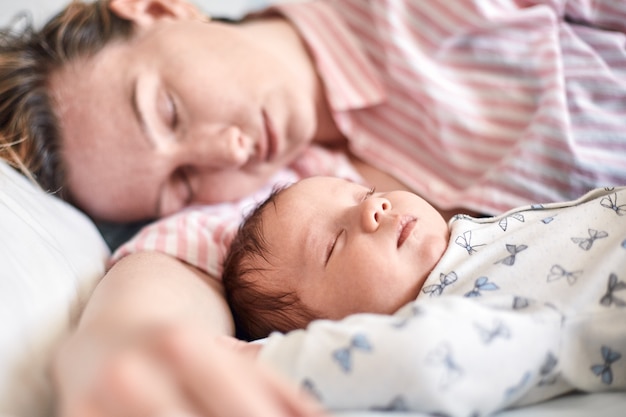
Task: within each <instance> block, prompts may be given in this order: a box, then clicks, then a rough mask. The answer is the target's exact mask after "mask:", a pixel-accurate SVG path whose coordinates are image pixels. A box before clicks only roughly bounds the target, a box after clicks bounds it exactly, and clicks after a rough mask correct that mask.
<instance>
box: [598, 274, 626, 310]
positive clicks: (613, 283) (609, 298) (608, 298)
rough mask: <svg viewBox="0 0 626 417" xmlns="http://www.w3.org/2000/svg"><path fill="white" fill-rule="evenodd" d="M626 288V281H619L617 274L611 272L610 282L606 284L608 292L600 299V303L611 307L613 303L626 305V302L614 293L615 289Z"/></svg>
mask: <svg viewBox="0 0 626 417" xmlns="http://www.w3.org/2000/svg"><path fill="white" fill-rule="evenodd" d="M623 289H626V282H624V281H618V280H617V275H615V274H613V273H611V274H610V275H609V282H608V283H607V286H606V294H604V295H603V296H602V298H601V299H600V304H602V305H603V306H606V307H609V306H610V305H611V304H615V305H616V306H617V307H624V306H626V302H625V301H624V300H622V299H620V298H617V297H615V295H614V294H613V293H614V292H615V291H621V290H623Z"/></svg>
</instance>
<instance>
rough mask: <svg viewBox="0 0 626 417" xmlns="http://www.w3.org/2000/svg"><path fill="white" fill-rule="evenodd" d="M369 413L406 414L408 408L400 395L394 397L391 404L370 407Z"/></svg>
mask: <svg viewBox="0 0 626 417" xmlns="http://www.w3.org/2000/svg"><path fill="white" fill-rule="evenodd" d="M370 410H371V411H396V412H408V411H410V410H409V407H408V406H407V405H406V400H405V399H404V397H402V396H401V395H399V396H397V397H395V398H394V399H393V400H391V402H390V403H389V404H387V405H383V406H379V407H376V406H374V407H371V408H370Z"/></svg>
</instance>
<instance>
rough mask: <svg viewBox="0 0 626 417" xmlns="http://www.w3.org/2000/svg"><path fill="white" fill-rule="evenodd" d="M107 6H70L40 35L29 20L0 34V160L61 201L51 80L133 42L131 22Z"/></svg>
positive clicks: (104, 1)
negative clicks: (57, 73) (82, 60)
mask: <svg viewBox="0 0 626 417" xmlns="http://www.w3.org/2000/svg"><path fill="white" fill-rule="evenodd" d="M108 4H109V0H96V1H94V2H83V1H78V0H77V1H72V3H70V4H69V5H68V6H67V7H66V8H65V9H64V10H62V11H61V12H60V13H59V14H57V15H56V16H54V17H53V18H52V19H50V20H49V21H48V22H47V23H46V24H45V25H44V26H43V27H42V28H41V29H40V30H36V29H35V28H34V26H33V23H32V20H31V19H30V18H29V17H28V16H27V15H22V16H21V18H20V16H18V17H17V18H16V19H15V21H14V23H13V24H11V25H10V26H9V27H7V28H4V29H0V158H1V159H4V160H6V161H7V162H8V163H9V164H11V165H13V166H14V167H16V168H17V169H19V170H20V171H21V172H22V173H24V174H25V175H27V176H28V177H30V178H31V179H34V180H35V181H36V182H37V183H39V185H40V186H41V187H42V188H43V189H44V190H46V191H53V192H56V193H57V194H58V195H59V196H60V197H67V196H66V195H64V194H66V193H64V192H63V189H62V186H63V185H64V181H65V169H64V165H63V160H62V156H61V134H62V132H61V129H60V127H59V120H58V117H57V114H56V113H55V109H54V105H55V103H54V99H53V98H52V96H51V93H50V77H51V75H52V74H53V73H54V72H55V71H59V70H60V69H62V68H63V67H64V66H65V65H67V64H68V63H70V62H72V61H75V60H76V59H78V58H87V57H90V56H93V55H94V54H96V53H97V52H98V51H100V50H101V49H102V48H103V47H104V46H105V45H107V44H108V43H110V42H112V41H115V40H123V39H128V38H130V36H131V35H132V32H133V26H132V23H131V22H130V21H127V20H124V19H121V18H119V17H117V16H116V15H115V14H114V13H112V12H111V11H110V10H109V8H108ZM18 26H19V27H18Z"/></svg>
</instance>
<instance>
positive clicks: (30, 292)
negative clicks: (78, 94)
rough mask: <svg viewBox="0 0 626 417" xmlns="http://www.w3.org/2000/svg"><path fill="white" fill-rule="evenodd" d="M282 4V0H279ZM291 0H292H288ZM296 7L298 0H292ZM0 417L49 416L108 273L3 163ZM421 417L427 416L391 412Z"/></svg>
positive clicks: (79, 233) (505, 416) (95, 234)
mask: <svg viewBox="0 0 626 417" xmlns="http://www.w3.org/2000/svg"><path fill="white" fill-rule="evenodd" d="M283 1H285V0H283ZM287 1H289V0H287ZM291 1H295V0H291ZM65 2H66V1H65V0H26V1H23V2H9V1H6V0H3V1H2V2H0V10H2V13H0V24H2V25H5V24H7V23H8V22H9V20H10V17H11V16H14V15H15V14H16V13H17V12H19V11H21V10H25V9H28V10H31V11H32V14H33V17H34V19H35V21H36V22H37V23H39V22H42V21H43V20H44V19H45V18H46V17H48V16H49V14H50V13H52V12H53V11H55V10H57V9H58V8H59V7H61V6H62V5H63V4H65ZM266 3H267V1H264V0H237V1H235V0H230V1H228V2H227V1H220V0H197V4H199V5H200V6H201V7H202V8H203V9H205V10H206V11H207V12H209V13H211V14H215V15H221V16H231V17H236V16H238V15H240V14H241V13H243V12H244V11H246V10H249V9H253V8H257V7H261V6H263V5H264V4H266ZM0 231H1V236H2V238H1V239H0V265H2V269H1V271H2V272H1V274H2V275H1V276H2V278H1V280H0V297H2V298H1V299H0V323H1V324H2V330H3V331H2V332H1V333H0V417H46V416H50V415H52V412H51V409H52V404H53V394H52V390H51V388H50V384H49V380H48V374H47V365H48V363H49V361H50V358H51V356H52V354H53V352H54V350H55V348H56V347H57V346H58V344H59V342H60V341H61V340H62V339H63V338H64V337H65V336H66V335H67V334H68V333H69V331H70V329H71V328H72V326H73V325H74V324H75V323H76V320H77V318H78V317H79V315H80V311H81V309H82V307H83V306H84V304H85V302H86V300H87V299H88V297H89V294H90V292H91V291H92V289H93V288H94V287H95V285H96V284H97V282H98V280H99V278H100V277H101V276H102V274H103V273H104V270H105V262H106V259H107V257H108V256H109V255H110V250H109V247H108V246H107V244H106V243H105V240H104V239H103V237H102V235H101V233H100V231H99V230H98V228H97V227H96V225H94V224H93V223H92V222H91V221H90V220H89V219H88V218H87V217H86V216H84V215H83V214H82V213H80V212H79V211H77V210H76V209H74V208H73V207H71V206H69V205H68V204H66V203H63V202H61V201H60V200H58V199H56V198H54V197H52V196H49V195H46V194H45V193H43V192H42V191H41V190H39V189H37V188H36V187H34V186H33V185H32V184H30V183H29V182H28V181H27V180H26V179H24V178H23V177H22V176H20V175H19V174H17V173H16V172H15V171H14V170H13V169H11V168H10V167H8V166H7V165H6V164H5V163H4V162H1V161H0ZM335 415H336V416H337V417H382V416H388V415H389V413H385V412H367V411H354V412H339V413H335ZM393 415H395V416H402V415H406V416H412V417H419V416H423V415H424V414H419V413H412V414H402V413H393ZM588 415H594V416H599V417H600V416H604V417H613V416H615V417H617V416H624V415H626V393H619V392H616V393H602V394H592V395H584V394H571V395H567V396H564V397H561V398H558V399H555V400H552V401H549V402H546V403H542V404H538V405H535V406H531V407H526V408H520V409H513V410H507V411H505V412H502V413H500V414H498V416H499V417H538V416H542V417H577V416H588Z"/></svg>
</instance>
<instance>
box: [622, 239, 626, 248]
mask: <svg viewBox="0 0 626 417" xmlns="http://www.w3.org/2000/svg"><path fill="white" fill-rule="evenodd" d="M622 248H624V249H626V239H624V240H623V241H622Z"/></svg>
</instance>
